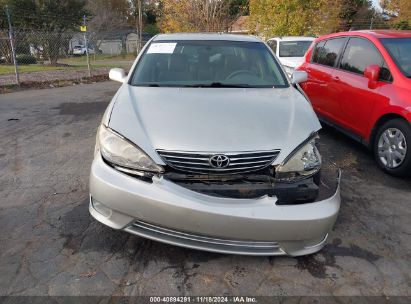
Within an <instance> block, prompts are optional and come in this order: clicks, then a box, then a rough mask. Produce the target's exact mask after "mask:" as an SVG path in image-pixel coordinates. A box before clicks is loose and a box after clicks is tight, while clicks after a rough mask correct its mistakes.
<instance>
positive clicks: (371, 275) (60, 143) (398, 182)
mask: <svg viewBox="0 0 411 304" xmlns="http://www.w3.org/2000/svg"><path fill="white" fill-rule="evenodd" d="M117 88H118V85H117V84H116V83H114V82H103V83H97V84H90V85H78V86H72V87H64V88H57V89H45V90H33V91H21V92H16V93H11V94H4V95H0V173H1V174H0V229H1V233H0V295H3V296H4V295H100V296H107V295H115V296H116V295H117V296H128V295H156V296H158V295H166V296H171V295H240V294H241V295H255V296H256V295H276V296H282V295H284V296H287V295H293V296H307V295H311V296H319V295H321V296H384V297H393V296H411V279H410V272H411V220H410V219H411V211H410V210H411V209H410V206H411V180H410V179H399V178H394V177H391V176H388V175H386V174H384V173H383V172H381V171H380V170H379V169H377V168H376V166H375V164H374V161H373V158H372V155H371V154H370V153H369V152H368V151H367V150H366V149H365V148H364V147H363V146H361V145H360V144H357V143H356V142H354V141H352V140H351V139H349V138H347V137H345V136H344V135H342V134H340V133H339V132H337V131H335V130H333V129H331V128H325V129H324V130H323V131H322V132H321V138H322V139H321V140H322V141H321V149H322V154H323V156H324V158H325V159H327V160H328V161H332V162H334V163H336V164H337V165H338V166H339V167H340V168H341V169H342V170H343V175H342V183H341V187H342V206H341V211H340V214H339V217H338V219H337V222H336V224H335V227H334V229H333V231H332V232H331V234H330V236H329V239H328V243H327V245H326V246H325V248H324V249H323V250H322V251H320V252H319V253H317V254H314V255H310V256H306V257H299V258H292V257H247V256H234V255H223V254H212V253H207V252H200V251H195V250H189V249H183V248H179V247H173V246H169V245H165V244H161V243H157V242H153V241H149V240H145V239H143V238H140V237H137V236H133V235H130V234H127V233H125V232H121V231H115V230H113V229H111V228H108V227H105V226H104V225H102V224H100V223H98V222H97V221H95V220H94V219H93V218H92V217H91V216H90V215H89V213H88V174H89V169H90V164H91V161H92V154H93V149H94V141H95V133H96V129H97V127H98V125H99V123H100V120H101V117H102V114H103V111H104V110H105V107H106V105H107V103H108V102H109V101H110V99H111V97H112V96H113V95H114V93H115V91H116V90H117ZM405 299H406V300H405V301H406V302H407V301H408V300H409V299H410V298H405ZM407 299H408V300H407ZM408 302H411V300H410V301H408ZM404 303H405V302H404Z"/></svg>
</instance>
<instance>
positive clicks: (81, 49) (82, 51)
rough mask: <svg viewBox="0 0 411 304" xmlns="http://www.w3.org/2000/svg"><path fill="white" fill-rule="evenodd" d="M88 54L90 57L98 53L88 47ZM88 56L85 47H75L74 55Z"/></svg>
mask: <svg viewBox="0 0 411 304" xmlns="http://www.w3.org/2000/svg"><path fill="white" fill-rule="evenodd" d="M88 53H89V54H90V55H93V54H95V53H96V51H95V50H94V48H92V47H88ZM86 54H87V49H86V47H85V46H84V45H76V46H74V47H73V55H77V56H79V55H86Z"/></svg>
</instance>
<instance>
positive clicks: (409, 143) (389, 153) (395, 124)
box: [373, 118, 411, 176]
mask: <svg viewBox="0 0 411 304" xmlns="http://www.w3.org/2000/svg"><path fill="white" fill-rule="evenodd" d="M373 146H374V147H373V150H374V156H375V159H376V161H377V164H378V166H379V167H380V168H381V169H382V170H384V171H385V172H387V173H388V174H391V175H394V176H411V125H410V123H409V122H407V121H406V120H404V119H401V118H397V119H393V120H389V121H387V122H386V123H384V124H383V125H382V126H381V127H379V129H378V130H377V134H376V136H375V140H374V144H373Z"/></svg>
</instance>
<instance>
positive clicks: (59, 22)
mask: <svg viewBox="0 0 411 304" xmlns="http://www.w3.org/2000/svg"><path fill="white" fill-rule="evenodd" d="M1 4H2V6H3V7H4V6H5V5H8V7H9V10H10V12H11V15H12V18H13V26H14V27H15V28H24V29H25V30H35V31H39V32H41V33H42V34H41V35H37V37H35V38H36V39H37V41H38V42H39V44H41V46H42V48H43V51H44V53H45V55H46V57H47V58H48V59H49V61H50V64H52V65H56V64H57V60H58V57H59V55H60V52H61V50H62V48H63V42H64V41H65V39H64V33H66V32H67V31H69V30H74V29H77V28H78V26H80V24H81V23H82V19H83V16H84V15H87V14H88V13H87V11H86V10H85V4H86V3H85V0H59V1H52V0H3V1H2V3H1Z"/></svg>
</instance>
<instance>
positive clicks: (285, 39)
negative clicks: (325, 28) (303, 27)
mask: <svg viewBox="0 0 411 304" xmlns="http://www.w3.org/2000/svg"><path fill="white" fill-rule="evenodd" d="M273 39H276V40H281V41H295V40H299V41H313V40H314V39H315V38H314V37H308V36H284V37H272V38H269V39H268V40H273ZM268 40H267V41H268Z"/></svg>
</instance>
